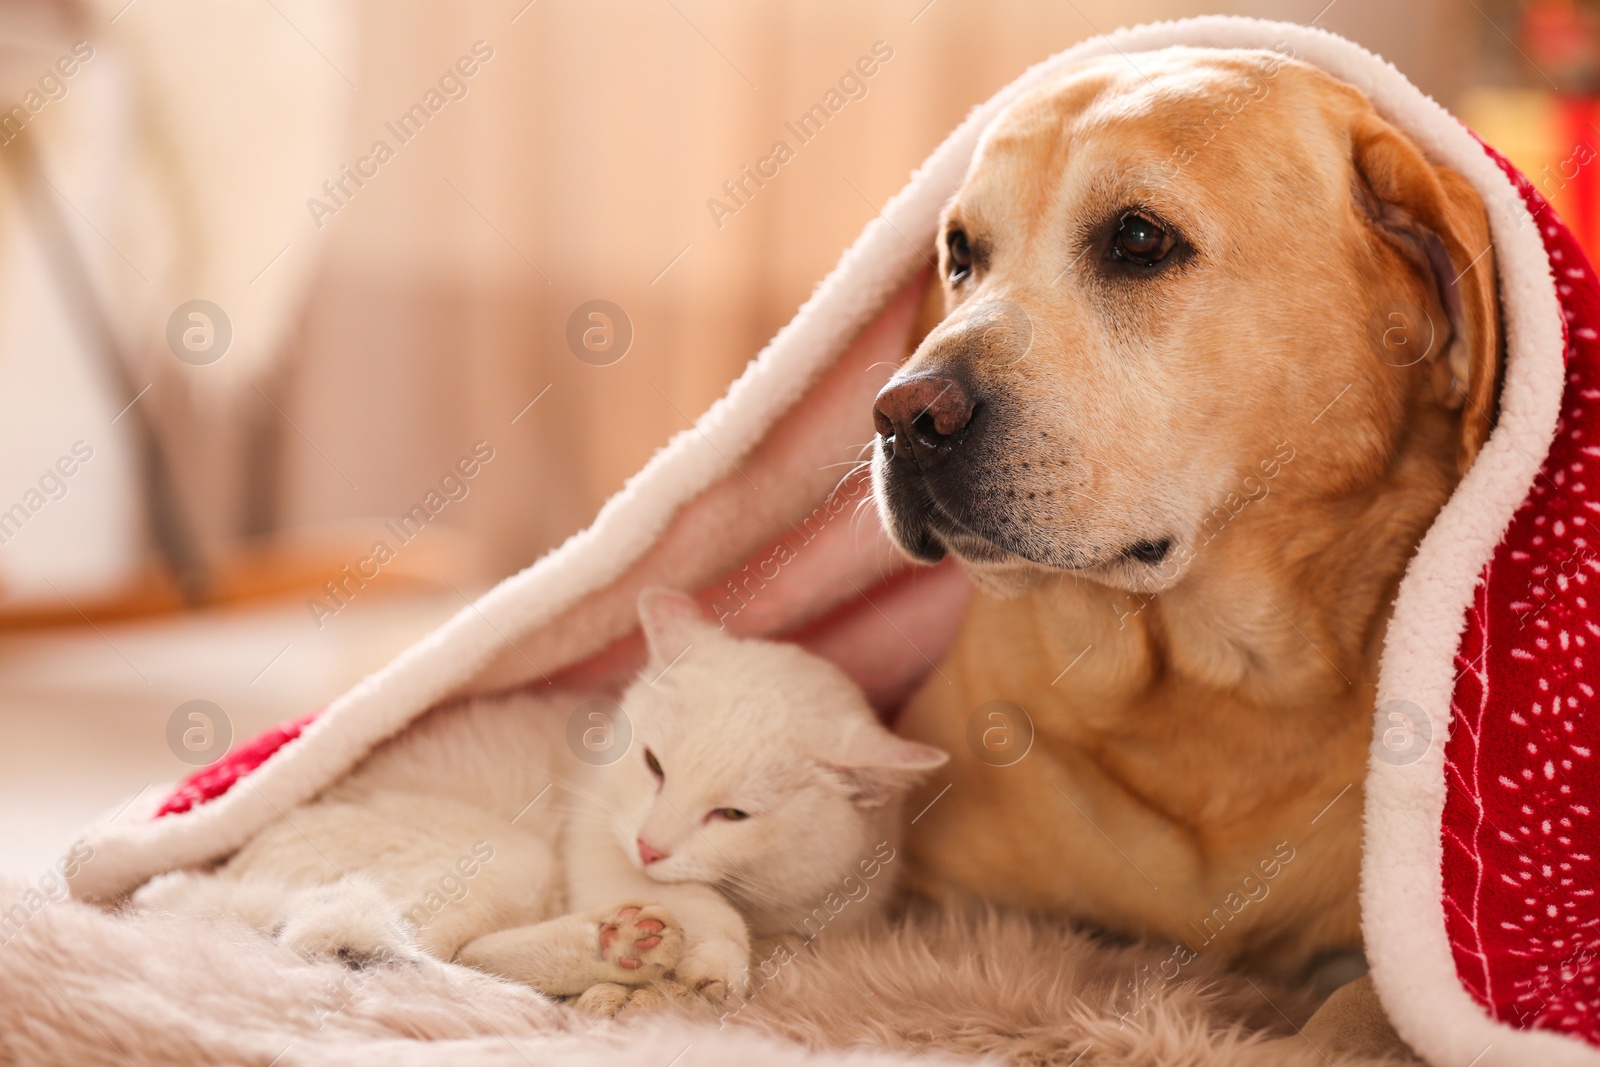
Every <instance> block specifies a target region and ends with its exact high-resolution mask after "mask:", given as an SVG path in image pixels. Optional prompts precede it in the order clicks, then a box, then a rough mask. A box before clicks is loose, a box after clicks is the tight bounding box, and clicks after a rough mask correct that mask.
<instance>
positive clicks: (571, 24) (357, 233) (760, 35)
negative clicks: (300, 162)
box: [147, 0, 1468, 575]
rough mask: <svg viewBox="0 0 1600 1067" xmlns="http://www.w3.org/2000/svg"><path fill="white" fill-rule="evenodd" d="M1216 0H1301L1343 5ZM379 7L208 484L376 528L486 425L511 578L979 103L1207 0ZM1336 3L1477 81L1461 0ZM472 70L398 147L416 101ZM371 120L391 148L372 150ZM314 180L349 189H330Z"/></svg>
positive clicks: (759, 336) (1271, 10)
mask: <svg viewBox="0 0 1600 1067" xmlns="http://www.w3.org/2000/svg"><path fill="white" fill-rule="evenodd" d="M147 2H159V0H147ZM1220 6H1221V7H1222V8H1224V9H1229V8H1231V9H1232V10H1235V11H1238V12H1241V13H1249V14H1265V15H1271V16H1276V17H1283V18H1290V19H1298V20H1301V21H1306V20H1309V19H1311V18H1312V17H1313V16H1315V15H1316V14H1317V12H1318V10H1319V9H1320V8H1321V7H1322V6H1323V5H1322V3H1321V2H1318V3H1306V4H1298V3H1281V4H1233V5H1228V4H1223V5H1220ZM357 11H358V20H357V21H358V24H359V32H358V34H357V37H358V47H356V48H355V50H354V52H353V53H351V52H348V51H347V52H345V53H341V54H339V55H337V56H334V55H330V56H329V57H327V58H328V62H327V63H325V64H324V67H325V69H323V70H322V71H321V74H320V79H321V84H322V89H323V91H324V92H325V93H326V94H327V97H328V99H329V100H338V101H340V102H341V103H344V104H348V106H349V107H350V116H351V117H350V120H349V124H348V135H347V137H346V138H345V141H344V143H343V145H342V147H341V149H340V151H339V153H338V154H337V155H336V156H334V157H332V158H329V159H328V160H327V163H326V167H325V172H326V176H327V177H328V178H329V179H337V178H339V176H340V175H341V174H342V170H341V168H343V167H345V166H349V167H351V168H362V169H364V171H365V172H367V173H371V174H372V175H373V176H371V177H368V178H367V179H365V181H364V184H362V185H360V186H359V187H357V186H355V185H354V184H352V183H350V182H349V181H347V182H346V195H343V196H341V197H340V199H341V200H342V201H343V202H342V204H339V205H337V211H336V212H333V213H327V212H326V211H324V210H322V209H317V208H315V207H314V206H312V207H308V209H307V216H306V219H305V221H304V225H303V231H302V232H301V233H300V234H298V235H297V236H296V240H302V239H303V240H304V241H306V242H308V244H311V245H312V246H313V247H315V248H316V249H317V251H318V254H319V255H321V256H322V264H321V268H320V271H319V274H318V279H317V282H316V284H315V286H314V289H313V293H312V296H311V299H310V303H309V305H308V307H307V308H306V309H305V313H304V316H303V320H302V322H301V324H300V327H299V330H298V334H297V336H296V339H295V341H294V343H293V345H292V346H291V351H290V352H289V353H288V357H289V360H288V364H287V369H286V370H285V372H284V373H283V374H282V375H281V377H280V378H278V379H276V380H274V381H273V382H272V383H271V384H270V389H269V392H270V395H272V396H273V398H274V402H275V403H276V404H277V405H278V407H280V408H281V409H282V412H281V415H280V414H279V413H278V412H275V411H265V410H264V409H262V410H260V411H257V413H256V417H257V418H258V419H260V420H262V421H260V423H259V424H260V425H261V426H262V427H263V428H264V430H263V433H262V434H261V435H259V437H258V439H257V440H256V442H255V444H254V445H253V446H252V453H251V455H250V456H246V457H243V458H242V460H241V462H242V464H243V467H244V469H245V470H246V471H247V474H246V475H245V476H243V477H242V481H241V484H243V485H246V486H248V487H251V492H252V493H253V494H254V496H255V497H256V499H254V500H253V501H252V500H250V499H246V500H244V501H243V502H242V503H241V502H240V501H239V500H238V499H237V492H236V490H235V489H233V488H232V487H218V491H217V492H216V493H212V494H207V493H205V492H200V493H198V494H197V499H202V500H210V501H213V503H212V505H211V507H212V509H213V511H217V510H218V509H219V508H220V512H219V515H220V517H218V515H214V516H213V517H212V520H211V528H212V529H213V530H214V531H223V530H226V529H227V528H229V527H230V526H233V527H237V526H238V525H239V524H240V523H252V524H254V525H256V526H258V527H259V526H263V525H268V526H274V527H278V528H294V527H297V526H303V525H306V524H317V523H323V522H327V521H330V520H336V519H349V520H353V521H355V522H357V523H365V524H367V525H369V526H371V527H372V529H373V531H374V533H375V534H378V533H379V532H380V531H381V520H382V519H383V518H392V517H394V516H397V515H399V514H401V513H403V512H405V511H407V510H408V509H410V508H411V507H412V506H413V505H414V504H415V503H417V502H418V501H419V500H420V499H421V498H422V497H423V495H424V494H425V493H426V492H427V491H428V490H429V489H430V487H433V486H435V485H436V484H437V483H438V481H439V480H440V478H441V477H443V476H444V475H446V474H447V473H448V472H449V471H450V469H451V467H452V465H453V464H455V463H456V461H457V460H458V459H459V458H460V457H462V456H464V455H466V454H467V453H468V452H470V450H471V449H472V447H473V445H474V443H475V442H479V441H485V442H488V443H489V446H490V447H492V448H493V450H494V458H493V460H492V461H491V462H489V463H488V464H487V465H486V466H484V467H483V469H482V471H481V473H480V474H479V475H478V476H477V477H476V478H474V479H473V480H472V482H471V483H470V495H469V496H468V497H467V498H466V499H465V500H462V501H460V502H458V503H456V502H452V503H451V504H450V505H449V508H447V510H446V512H445V513H444V515H443V516H442V517H443V518H445V519H446V520H447V521H449V522H451V523H452V524H454V525H459V526H462V527H464V528H465V529H466V530H467V531H469V532H470V533H471V534H472V535H473V536H474V537H475V538H476V539H477V541H478V543H479V544H480V545H481V547H482V548H483V550H484V553H485V559H486V561H487V572H488V574H489V575H498V574H503V573H506V572H507V571H509V570H511V569H513V568H515V567H518V566H521V565H523V564H526V563H528V562H529V561H531V560H533V559H534V558H536V557H537V556H538V555H539V554H540V553H542V552H543V551H544V550H546V549H547V548H548V547H550V546H551V545H552V544H554V543H556V542H557V541H559V540H560V539H561V538H562V537H564V536H566V535H568V534H570V533H571V532H573V531H575V530H577V529H579V528H580V527H581V526H582V525H583V524H584V523H585V522H586V521H587V520H588V519H589V517H590V516H591V515H592V514H593V512H594V511H595V509H596V508H597V507H598V506H599V504H600V503H601V502H602V501H603V500H604V498H605V497H606V496H607V495H608V494H610V493H611V492H613V491H615V490H616V489H617V488H618V487H619V486H620V485H621V483H622V482H623V480H624V479H625V478H626V477H627V476H628V475H629V474H631V473H632V472H633V471H634V470H636V469H637V468H638V467H639V466H640V464H641V463H642V462H643V461H644V460H645V459H646V458H648V456H649V454H650V453H651V452H652V451H653V450H654V449H656V448H657V447H659V446H660V445H661V444H662V443H663V442H664V441H665V440H666V439H667V438H668V436H669V435H671V434H672V433H674V432H675V431H677V430H679V429H681V428H683V427H685V426H687V425H688V423H689V421H690V420H691V419H693V418H694V417H695V416H697V415H698V414H699V413H700V412H701V411H702V410H704V408H705V407H706V406H707V405H708V404H709V403H710V402H711V401H713V400H714V399H715V398H716V397H717V396H718V395H719V394H720V393H721V392H722V391H723V389H724V388H725V387H726V385H727V383H728V382H729V381H730V380H731V379H732V378H733V377H735V376H736V375H737V374H738V373H739V372H740V370H741V369H742V367H743V365H744V363H745V362H746V360H748V359H749V358H750V356H752V355H753V354H754V353H755V352H756V351H757V350H758V349H759V348H760V346H761V344H762V343H763V342H764V341H765V340H766V339H767V338H768V337H769V336H770V335H771V334H772V333H773V331H774V330H775V329H777V328H778V327H779V326H781V325H782V323H783V322H784V321H785V320H786V319H787V318H788V317H789V316H790V315H791V314H792V313H793V312H794V310H795V308H796V307H798V306H799V304H800V303H801V302H802V301H803V300H804V299H805V297H806V295H807V294H808V292H809V290H810V288H811V286H812V285H813V284H814V283H815V282H816V280H817V279H819V278H820V277H821V276H822V275H823V273H824V272H825V271H827V269H828V268H829V267H830V266H831V265H832V263H833V262H834V260H835V259H836V258H837V256H838V254H839V252H840V251H841V250H842V249H843V248H844V247H845V246H846V245H847V244H848V242H849V241H850V240H851V239H852V238H853V237H854V236H855V234H856V233H857V232H858V231H859V230H860V228H861V227H862V225H864V224H865V223H866V222H867V221H868V220H869V219H870V218H872V217H873V214H874V212H875V211H876V209H877V208H878V207H880V206H881V205H882V204H883V203H884V201H885V200H886V199H887V198H888V197H889V196H891V195H892V194H893V193H894V192H895V191H896V190H897V189H898V188H899V187H900V185H901V184H902V183H903V181H904V180H905V179H906V177H907V175H908V173H909V171H910V170H911V168H912V167H914V166H915V165H916V164H917V163H918V162H919V161H920V160H921V159H922V158H923V157H924V156H925V155H926V154H927V152H928V151H930V150H931V149H932V148H933V147H934V146H935V145H936V144H937V143H938V141H939V140H940V139H941V138H942V137H943V136H944V134H945V133H947V132H948V131H949V130H950V129H951V128H952V127H953V126H954V124H955V123H957V122H958V121H959V120H960V119H961V117H962V116H963V115H964V114H965V112H966V111H967V109H968V108H969V107H970V106H972V105H973V104H974V103H976V102H978V101H980V100H982V99H983V98H985V97H986V96H988V95H989V94H990V93H992V92H993V91H994V90H996V89H997V88H999V87H1000V86H1002V85H1003V84H1005V83H1006V82H1007V81H1009V80H1010V79H1011V78H1013V77H1015V76H1016V75H1017V74H1018V73H1019V72H1020V71H1021V70H1022V69H1023V68H1024V67H1025V66H1027V65H1028V64H1030V63H1033V62H1035V61H1037V60H1039V59H1042V58H1044V57H1046V56H1048V55H1049V54H1051V53H1053V52H1055V51H1057V50H1059V49H1061V48H1064V47H1066V46H1068V45H1070V44H1072V43H1074V42H1076V41H1078V40H1080V39H1082V38H1084V37H1086V36H1090V35H1092V34H1093V33H1094V32H1096V30H1097V29H1103V30H1109V29H1111V28H1113V27H1115V26H1117V25H1120V24H1125V23H1129V22H1135V21H1145V20H1149V19H1155V18H1173V17H1180V16H1184V15H1188V14H1193V13H1195V5H1193V4H1189V3H1182V2H1133V3H1114V2H1110V0H1077V2H1076V3H1068V2H1064V0H1008V2H1003V3H976V2H968V0H933V2H931V3H929V2H928V0H903V2H900V0H896V2H884V3H861V2H844V0H830V2H821V3H818V2H808V3H802V2H798V0H795V2H783V3H778V2H765V3H754V2H750V0H597V2H578V0H535V2H533V3H531V4H530V3H526V0H496V2H493V3H489V2H484V3H465V4H441V3H437V2H422V0H417V2H394V0H385V2H383V3H376V2H374V3H370V4H367V5H364V6H360V7H358V8H357ZM1321 24H1322V25H1327V26H1329V27H1331V28H1335V29H1339V30H1341V31H1343V32H1346V33H1349V34H1351V35H1352V36H1355V37H1356V38H1357V39H1360V40H1363V41H1364V42H1365V43H1367V44H1368V45H1369V46H1372V47H1375V48H1377V49H1378V50H1380V51H1382V52H1384V53H1386V54H1388V55H1389V56H1390V57H1391V58H1393V59H1395V60H1397V61H1398V62H1399V63H1400V64H1401V66H1402V67H1403V68H1405V69H1408V70H1409V71H1410V72H1411V73H1412V75H1413V77H1414V78H1415V79H1416V80H1418V81H1419V83H1421V84H1422V85H1423V87H1424V88H1425V89H1428V90H1430V91H1433V92H1435V93H1436V94H1438V95H1440V96H1441V97H1443V98H1444V99H1445V100H1446V101H1447V102H1448V101H1449V100H1450V99H1451V97H1452V95H1453V94H1454V93H1455V92H1456V91H1457V89H1458V88H1459V86H1458V84H1457V82H1456V80H1455V79H1456V78H1457V77H1459V71H1460V70H1462V69H1463V67H1464V66H1465V64H1463V63H1462V62H1461V61H1460V57H1461V55H1462V54H1463V49H1464V48H1465V46H1466V44H1467V43H1468V42H1466V41H1464V40H1463V39H1462V38H1463V35H1464V33H1465V32H1466V31H1465V30H1463V29H1462V28H1461V27H1460V24H1459V20H1455V21H1452V20H1450V18H1449V17H1448V13H1447V12H1446V10H1445V5H1443V4H1442V3H1427V4H1418V5H1409V6H1407V5H1400V6H1396V5H1392V4H1384V3H1379V2H1376V0H1340V2H1339V3H1337V4H1335V5H1333V7H1332V8H1331V9H1330V10H1328V12H1327V14H1326V16H1325V18H1324V20H1323V22H1322V23H1321ZM478 42H481V44H479V43H478ZM306 43H307V47H314V46H315V44H316V42H314V41H308V42H306ZM475 48H476V55H475V53H474V49H475ZM491 52H492V54H490V53H491ZM472 60H476V61H475V62H472ZM458 63H460V64H461V66H460V67H457V64H458ZM335 67H338V68H340V69H337V70H336V69H335ZM469 67H470V68H474V72H473V73H472V74H471V76H470V77H468V76H465V75H462V76H460V77H459V79H458V81H459V87H458V85H457V82H455V81H448V80H447V81H445V82H444V83H443V84H444V87H445V90H448V92H446V91H443V90H442V91H441V92H440V98H441V99H443V100H444V103H443V104H442V106H441V107H440V108H439V110H437V111H436V112H424V114H426V115H427V120H426V122H425V124H423V125H422V128H421V129H420V131H419V132H412V131H413V130H414V126H408V127H406V129H405V131H404V132H407V133H410V134H411V136H410V139H409V140H406V141H405V143H403V144H401V143H400V142H399V139H398V138H397V137H396V136H395V135H394V133H393V132H391V129H390V127H391V125H393V124H394V123H396V120H397V119H398V117H399V116H402V115H404V114H406V113H407V112H408V110H409V109H411V108H412V106H413V105H416V104H419V103H421V104H423V106H424V108H426V106H427V100H426V97H427V94H428V92H429V91H430V90H434V89H440V87H441V79H448V78H449V76H450V74H449V72H451V71H460V70H465V69H467V68H469ZM868 71H870V74H868V73H867V72H868ZM347 76H348V79H349V82H347V81H346V80H345V79H346V77H347ZM350 83H353V86H352V84H350ZM463 91H464V95H462V96H461V98H459V99H450V98H449V97H450V95H459V94H461V93H462V92H463ZM830 93H832V94H834V95H832V96H830ZM819 106H820V108H821V111H820V112H819V111H813V109H814V108H818V107H819ZM822 113H826V114H827V118H826V121H825V122H822V121H821V119H820V114H822ZM808 115H809V116H810V118H809V120H807V121H806V122H802V121H801V120H802V116H808ZM819 127H820V128H819ZM380 140H381V141H385V142H387V143H388V144H389V146H390V147H391V148H392V149H393V158H391V159H388V160H387V161H386V162H382V163H381V164H380V163H376V162H368V163H365V164H363V163H362V162H361V161H362V160H363V159H364V158H366V157H369V155H370V154H371V151H372V149H373V148H374V145H375V142H377V141H380ZM780 142H782V144H783V150H779V149H778V147H777V146H778V144H779V143H780ZM747 168H748V170H747ZM752 172H753V173H755V174H756V175H757V176H760V175H763V174H764V175H765V177H764V178H763V179H762V182H763V184H759V185H758V184H757V183H756V181H755V179H754V178H751V177H748V176H747V174H749V173H752ZM725 182H728V183H734V195H730V194H729V192H728V189H727V188H726V187H725V185H724V183H725ZM741 186H742V188H741ZM336 191H337V190H336ZM304 195H305V196H306V197H307V198H311V197H314V196H315V197H318V198H319V199H320V200H321V201H322V202H323V204H324V205H325V206H329V207H331V206H335V205H333V203H332V198H331V197H328V196H325V195H323V194H322V193H321V191H320V190H318V189H316V188H307V189H306V190H305V191H304ZM735 196H737V199H735ZM718 203H720V205H721V206H720V207H718V206H716V205H717V204H718ZM241 210H248V206H247V205H241ZM313 213H318V214H321V223H322V225H321V227H320V228H318V227H317V226H316V225H315V224H314V223H313V221H312V217H311V216H312V214H313ZM597 299H598V300H606V301H610V302H612V303H614V304H615V305H618V306H619V307H621V308H622V309H623V310H624V311H625V313H626V316H627V318H628V319H629V320H630V321H631V324H632V332H633V338H632V345H631V348H630V349H629V350H628V352H627V354H626V356H625V357H624V358H622V359H621V360H620V361H618V362H615V363H613V364H611V365H607V366H596V365H592V364H591V363H587V362H584V361H583V360H580V359H579V358H578V357H577V356H576V355H575V354H574V352H573V351H572V350H570V348H569V345H568V342H567V326H568V319H569V316H571V314H572V313H573V311H574V309H576V308H578V306H579V305H580V304H584V303H585V302H587V301H591V300H597ZM536 397H537V398H539V399H538V400H537V402H536V403H534V404H533V406H532V407H531V408H530V407H527V405H528V404H529V403H530V401H533V400H534V398H536ZM257 407H258V408H259V407H260V405H257ZM291 423H292V425H291ZM191 425H194V426H199V425H203V421H201V422H196V421H195V420H194V419H193V418H191ZM839 458H840V459H841V460H842V459H846V458H848V457H846V456H840V457H839ZM213 477H214V475H213ZM216 501H227V503H226V504H225V505H221V504H217V503H215V502H216ZM201 506H206V505H205V504H204V503H202V505H201Z"/></svg>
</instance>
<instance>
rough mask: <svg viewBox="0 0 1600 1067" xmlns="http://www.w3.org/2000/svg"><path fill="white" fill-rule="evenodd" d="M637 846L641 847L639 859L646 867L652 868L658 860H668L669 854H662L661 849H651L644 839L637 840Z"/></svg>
mask: <svg viewBox="0 0 1600 1067" xmlns="http://www.w3.org/2000/svg"><path fill="white" fill-rule="evenodd" d="M635 844H637V845H638V846H639V859H641V860H642V861H644V865H645V866H646V867H648V866H650V865H651V864H652V863H654V862H656V861H657V860H664V859H666V858H667V854H666V853H665V852H662V851H661V850H660V849H659V848H653V847H651V846H650V845H649V844H647V843H646V842H645V839H644V838H642V837H641V838H637V839H636V840H635Z"/></svg>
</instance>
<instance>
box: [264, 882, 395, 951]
mask: <svg viewBox="0 0 1600 1067" xmlns="http://www.w3.org/2000/svg"><path fill="white" fill-rule="evenodd" d="M286 912H287V913H286V914H285V916H284V919H283V922H282V924H281V925H280V926H279V927H278V929H277V930H276V931H275V933H276V935H277V938H278V941H279V942H280V943H281V944H283V945H284V946H285V947H287V948H289V949H292V950H293V951H295V952H297V953H299V954H300V955H301V956H305V957H306V958H308V959H326V958H329V957H333V958H337V959H339V960H342V961H343V962H344V963H346V964H347V965H349V966H352V967H363V966H366V965H367V964H369V963H375V962H381V961H385V960H406V959H418V958H420V957H421V956H422V953H421V951H420V950H419V949H418V948H417V947H416V945H415V943H414V942H413V941H412V939H411V936H410V933H409V931H407V930H406V929H405V928H404V926H403V925H402V924H401V923H400V922H399V920H398V917H397V916H396V915H395V913H394V911H393V909H392V908H390V907H389V906H388V902H387V901H386V900H385V899H384V898H383V897H382V895H381V894H380V893H378V892H377V890H376V889H375V888H374V887H371V886H368V885H365V884H362V883H360V882H354V881H346V882H339V883H335V884H333V885H330V886H323V887H320V888H317V889H313V890H306V891H303V892H301V893H299V894H297V895H296V897H295V898H294V899H293V900H291V901H290V905H289V907H288V908H287V909H286Z"/></svg>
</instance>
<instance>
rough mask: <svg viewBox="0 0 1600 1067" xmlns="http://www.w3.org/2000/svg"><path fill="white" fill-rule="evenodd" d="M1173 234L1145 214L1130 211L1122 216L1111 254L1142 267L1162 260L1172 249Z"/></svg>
mask: <svg viewBox="0 0 1600 1067" xmlns="http://www.w3.org/2000/svg"><path fill="white" fill-rule="evenodd" d="M1172 245H1173V240H1172V235H1171V234H1170V233H1168V232H1167V231H1166V230H1164V229H1162V228H1161V227H1160V226H1159V225H1157V224H1156V223H1154V222H1152V221H1150V220H1149V219H1147V218H1145V217H1144V216H1143V215H1139V214H1136V213H1134V212H1129V213H1128V214H1126V215H1124V216H1122V222H1121V224H1120V225H1118V226H1117V234H1116V237H1115V238H1114V239H1113V241H1112V244H1111V254H1112V255H1113V256H1115V257H1116V258H1117V259H1121V260H1125V261H1126V262H1129V263H1133V264H1135V265H1137V266H1140V267H1149V266H1153V265H1154V264H1157V263H1159V262H1161V261H1162V260H1163V259H1165V258H1166V255H1167V253H1168V252H1170V251H1172Z"/></svg>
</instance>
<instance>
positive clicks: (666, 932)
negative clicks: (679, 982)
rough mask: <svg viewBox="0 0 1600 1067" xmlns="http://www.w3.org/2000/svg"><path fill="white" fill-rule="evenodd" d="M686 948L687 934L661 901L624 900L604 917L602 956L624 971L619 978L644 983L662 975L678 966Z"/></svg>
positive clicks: (634, 983) (620, 980) (624, 980)
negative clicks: (637, 902)
mask: <svg viewBox="0 0 1600 1067" xmlns="http://www.w3.org/2000/svg"><path fill="white" fill-rule="evenodd" d="M682 951H683V934H682V932H681V931H679V929H678V924H677V922H676V921H675V920H674V919H673V918H672V914H671V913H670V912H669V911H667V909H666V908H663V907H661V906H660V905H659V904H624V905H622V906H620V907H618V908H617V909H616V910H615V911H613V912H611V914H610V915H607V916H604V917H602V918H601V919H600V957H601V959H603V960H604V961H605V962H606V963H607V964H609V965H610V966H611V967H613V968H615V969H616V970H617V971H619V972H621V973H620V974H618V975H617V976H616V979H615V981H617V982H622V983H626V984H627V985H641V984H643V983H645V982H651V981H654V980H656V979H657V978H661V977H663V976H664V975H666V974H667V973H668V972H670V971H671V970H672V969H673V968H674V967H675V966H677V963H678V956H679V954H680V953H681V952H682ZM611 1014H615V1012H612V1013H611Z"/></svg>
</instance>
